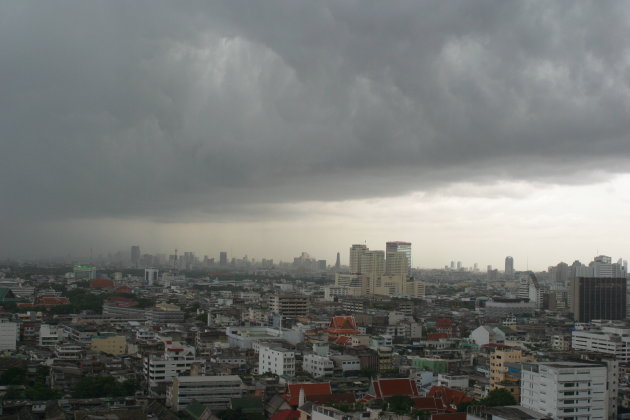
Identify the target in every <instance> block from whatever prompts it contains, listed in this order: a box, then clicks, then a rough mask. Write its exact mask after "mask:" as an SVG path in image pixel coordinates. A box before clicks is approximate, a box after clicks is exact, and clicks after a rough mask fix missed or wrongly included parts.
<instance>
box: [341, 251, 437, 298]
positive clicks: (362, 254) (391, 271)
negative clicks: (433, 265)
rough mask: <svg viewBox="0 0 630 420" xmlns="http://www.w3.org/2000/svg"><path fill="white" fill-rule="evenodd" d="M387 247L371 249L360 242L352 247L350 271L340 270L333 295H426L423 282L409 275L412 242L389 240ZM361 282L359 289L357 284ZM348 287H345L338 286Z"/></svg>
mask: <svg viewBox="0 0 630 420" xmlns="http://www.w3.org/2000/svg"><path fill="white" fill-rule="evenodd" d="M387 249H388V250H387V251H386V252H385V251H382V250H370V249H368V247H367V246H365V245H361V244H355V245H352V247H351V248H350V271H351V275H341V274H337V276H336V280H335V286H336V288H335V290H332V289H331V290H330V291H329V292H330V293H329V294H330V295H331V296H333V292H334V295H336V296H343V295H347V296H358V295H361V296H370V295H385V296H412V297H424V293H425V286H424V283H423V282H420V281H416V280H414V279H411V278H409V267H410V262H409V259H410V258H411V243H409V242H388V243H387ZM357 281H358V282H360V291H359V290H358V288H357ZM338 287H345V288H347V289H346V290H341V289H338Z"/></svg>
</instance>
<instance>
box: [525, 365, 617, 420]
mask: <svg viewBox="0 0 630 420" xmlns="http://www.w3.org/2000/svg"><path fill="white" fill-rule="evenodd" d="M607 380H608V377H607V368H606V366H602V365H600V364H594V363H574V362H546V363H531V364H530V363H526V364H524V365H523V369H522V373H521V406H523V407H526V408H530V409H532V410H536V411H538V412H540V413H543V414H546V415H548V416H550V417H551V418H554V419H567V420H568V419H589V420H590V419H602V420H605V419H608V418H609V414H610V413H609V404H608V402H609V401H608V399H609V393H608V392H607V390H606V384H607ZM615 397H616V396H615Z"/></svg>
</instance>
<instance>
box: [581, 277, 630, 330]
mask: <svg viewBox="0 0 630 420" xmlns="http://www.w3.org/2000/svg"><path fill="white" fill-rule="evenodd" d="M570 293H571V312H573V319H574V320H576V321H579V322H591V320H593V319H605V320H620V319H625V318H626V278H625V277H618V278H614V277H576V278H574V279H573V281H572V282H571V289H570Z"/></svg>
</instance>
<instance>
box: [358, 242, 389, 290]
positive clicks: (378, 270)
mask: <svg viewBox="0 0 630 420" xmlns="http://www.w3.org/2000/svg"><path fill="white" fill-rule="evenodd" d="M359 260H360V261H359V267H360V269H361V271H360V273H361V274H362V275H363V284H362V287H363V291H362V292H363V294H364V295H371V294H374V289H375V288H376V287H380V286H381V279H382V277H383V274H384V273H385V252H384V251H365V252H364V253H363V254H361V257H360V258H359Z"/></svg>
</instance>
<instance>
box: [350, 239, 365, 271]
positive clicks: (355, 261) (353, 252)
mask: <svg viewBox="0 0 630 420" xmlns="http://www.w3.org/2000/svg"><path fill="white" fill-rule="evenodd" d="M366 252H368V247H367V246H366V245H362V244H354V245H352V247H350V272H351V273H361V272H362V271H361V256H362V255H363V254H365V253H366Z"/></svg>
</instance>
